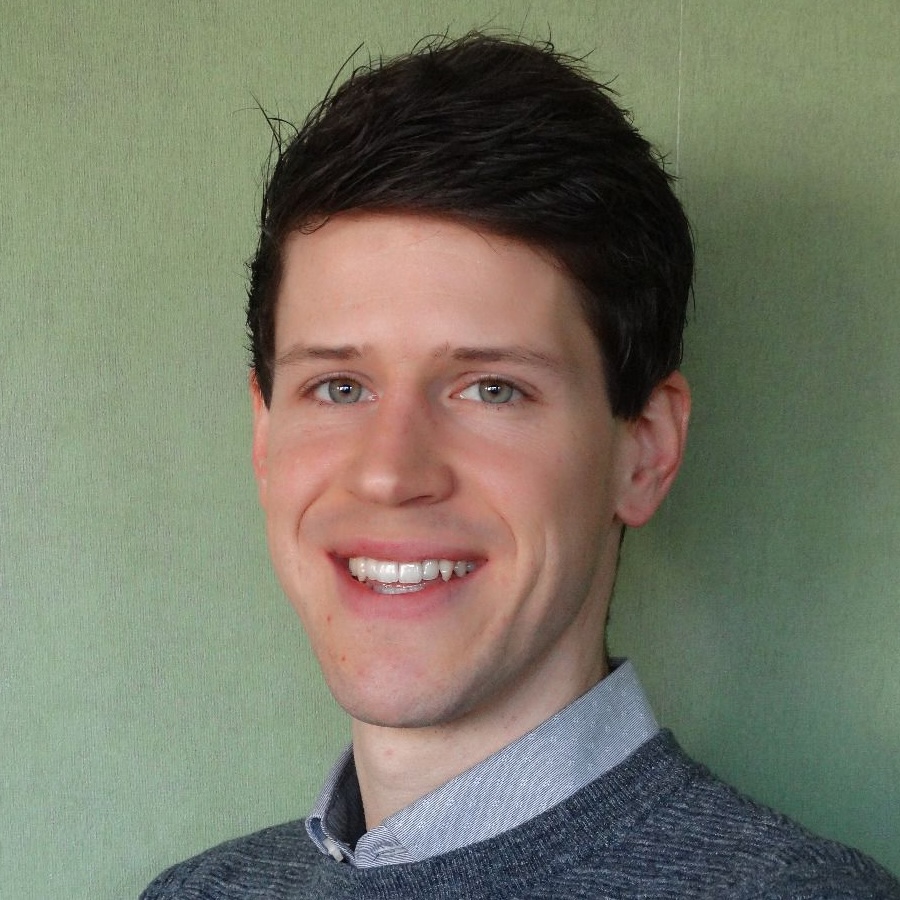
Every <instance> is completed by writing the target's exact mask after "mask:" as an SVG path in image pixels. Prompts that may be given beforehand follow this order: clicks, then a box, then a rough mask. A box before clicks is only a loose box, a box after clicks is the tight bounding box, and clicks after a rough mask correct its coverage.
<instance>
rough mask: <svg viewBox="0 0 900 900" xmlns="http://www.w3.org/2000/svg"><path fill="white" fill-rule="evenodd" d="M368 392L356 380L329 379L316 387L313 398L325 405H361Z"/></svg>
mask: <svg viewBox="0 0 900 900" xmlns="http://www.w3.org/2000/svg"><path fill="white" fill-rule="evenodd" d="M367 395H368V391H367V390H366V389H365V388H364V387H363V386H362V385H361V384H360V383H359V382H358V381H357V380H356V379H354V378H329V379H328V381H323V382H322V383H321V384H319V385H316V388H315V390H314V391H313V396H314V397H315V398H316V400H320V401H322V402H323V403H359V401H360V400H363V399H365V397H366V396H367Z"/></svg>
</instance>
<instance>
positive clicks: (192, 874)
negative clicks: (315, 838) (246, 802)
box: [140, 820, 321, 900]
mask: <svg viewBox="0 0 900 900" xmlns="http://www.w3.org/2000/svg"><path fill="white" fill-rule="evenodd" d="M320 856H321V854H319V852H318V850H317V849H316V848H315V846H314V845H313V843H312V841H310V839H309V837H308V835H307V834H306V828H305V826H304V823H303V821H302V820H298V821H295V822H288V823H286V824H284V825H276V826H273V827H271V828H266V829H264V830H262V831H258V832H255V833H254V834H250V835H247V836H245V837H241V838H237V839H235V840H231V841H227V842H225V843H224V844H220V845H218V846H217V847H213V848H212V849H210V850H206V851H205V852H203V853H201V854H199V855H198V856H195V857H193V858H191V859H188V860H186V861H185V862H182V863H179V864H178V865H175V866H172V868H170V869H167V870H166V871H165V872H163V873H162V874H161V875H159V876H158V877H157V878H155V879H154V880H153V882H152V883H151V884H150V885H149V886H148V887H147V888H146V890H145V891H144V892H143V893H142V894H141V898H140V900H174V898H178V900H232V898H234V900H236V898H246V897H249V896H257V895H259V896H263V893H262V892H263V891H265V894H264V896H266V897H271V898H273V900H276V898H282V897H285V898H286V897H290V896H294V892H295V891H296V889H297V887H298V885H300V884H303V883H304V882H306V881H308V880H309V879H310V878H312V877H314V875H315V869H316V866H317V864H318V863H319V861H320Z"/></svg>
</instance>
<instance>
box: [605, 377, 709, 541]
mask: <svg viewBox="0 0 900 900" xmlns="http://www.w3.org/2000/svg"><path fill="white" fill-rule="evenodd" d="M690 412H691V390H690V388H689V387H688V383H687V380H686V379H685V377H684V376H683V375H682V374H681V372H673V373H672V374H671V375H669V376H668V377H667V378H665V379H663V380H662V381H661V382H660V383H659V384H658V385H657V386H656V387H655V388H654V389H653V392H652V393H651V394H650V399H649V400H648V401H647V404H646V406H645V407H644V409H643V411H642V412H641V414H640V415H639V416H638V417H637V418H636V419H634V420H632V421H629V422H626V423H625V428H626V431H627V434H626V435H625V438H624V439H625V441H627V443H628V446H627V449H626V452H625V454H624V457H625V460H626V468H625V471H624V472H623V478H624V480H623V482H622V484H621V486H620V491H619V501H618V503H617V505H616V514H617V515H618V517H619V519H620V520H621V521H622V522H623V523H624V524H625V525H628V526H630V527H632V528H637V527H639V526H641V525H644V524H645V523H646V522H647V521H648V520H649V519H650V517H651V516H652V515H653V513H655V512H656V510H657V509H658V507H659V505H660V504H661V503H662V501H663V499H664V498H665V496H666V494H668V493H669V488H670V487H671V486H672V482H673V481H674V480H675V475H676V474H677V473H678V469H679V467H680V466H681V460H682V458H683V456H684V447H685V442H686V440H687V426H688V418H689V417H690Z"/></svg>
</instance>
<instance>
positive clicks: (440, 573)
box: [347, 556, 475, 594]
mask: <svg viewBox="0 0 900 900" xmlns="http://www.w3.org/2000/svg"><path fill="white" fill-rule="evenodd" d="M347 565H348V567H349V569H350V574H351V575H352V576H353V577H354V578H355V579H356V580H357V581H359V582H361V583H363V584H367V585H369V587H370V588H371V589H372V590H373V591H375V592H376V593H378V594H408V593H412V592H414V591H421V590H422V589H423V588H425V587H426V586H427V584H428V583H429V582H431V581H437V579H438V578H440V579H442V580H443V581H449V580H450V579H451V578H463V577H465V576H466V575H468V574H469V572H472V571H474V569H475V563H474V562H471V561H469V560H466V559H458V560H457V559H423V560H421V561H418V562H398V561H396V560H384V559H372V558H371V557H368V556H354V557H351V558H350V559H348V560H347Z"/></svg>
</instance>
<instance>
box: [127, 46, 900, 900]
mask: <svg viewBox="0 0 900 900" xmlns="http://www.w3.org/2000/svg"><path fill="white" fill-rule="evenodd" d="M692 265H693V252H692V246H691V240H690V232H689V227H688V224H687V221H686V219H685V217H684V214H683V212H682V210H681V207H680V205H679V203H678V201H677V200H676V198H675V197H674V194H673V193H672V190H671V187H670V184H669V181H668V179H667V176H666V175H665V174H664V172H663V170H662V167H661V165H660V163H659V162H658V160H657V158H656V157H655V155H654V153H653V151H652V149H651V148H650V146H649V145H648V144H647V142H646V141H644V139H643V138H641V137H640V135H639V134H638V133H637V132H636V131H635V130H634V129H633V127H632V126H631V125H630V123H629V122H628V120H627V119H626V117H625V116H624V115H623V113H622V112H621V111H620V110H619V109H618V107H617V106H616V105H615V104H614V103H613V101H612V100H611V99H610V96H609V92H608V91H607V90H606V89H604V88H603V87H601V86H599V85H597V84H596V83H594V82H593V81H591V80H590V79H589V78H588V77H587V76H586V75H584V74H583V72H582V71H581V70H580V69H579V68H578V66H577V64H575V63H574V62H573V61H571V60H565V59H563V58H561V57H559V56H558V55H556V54H555V53H554V52H553V51H552V49H551V48H549V47H537V46H529V45H525V44H522V43H518V42H511V41H505V40H500V39H494V38H488V37H484V36H480V35H472V36H469V37H467V38H464V39H462V40H460V41H458V42H453V43H450V42H447V43H444V44H443V45H433V46H427V47H423V48H421V49H420V50H418V51H417V52H416V53H414V54H413V55H411V56H408V57H404V58H401V59H398V60H395V61H392V62H389V63H385V64H379V65H376V66H375V67H374V68H372V69H369V70H365V71H360V72H357V73H356V74H354V76H353V77H352V78H351V79H350V81H349V82H348V83H347V84H345V85H344V86H343V87H342V88H340V89H339V90H338V91H337V92H335V94H334V95H333V96H332V97H330V98H328V99H327V100H326V101H325V102H324V103H323V105H322V106H321V107H320V108H318V109H317V110H316V111H315V112H314V113H313V114H312V116H311V117H310V118H309V120H308V121H307V123H306V124H305V125H304V127H303V128H302V129H301V130H300V132H299V133H298V134H297V136H296V137H295V138H294V139H293V140H292V141H291V142H290V144H289V145H288V146H287V147H286V148H283V150H282V152H281V153H280V155H279V158H278V161H277V164H276V166H275V168H274V171H273V173H272V176H271V179H270V183H269V185H268V188H267V191H266V195H265V201H264V204H263V213H262V223H261V237H260V242H259V247H258V252H257V255H256V258H255V260H254V262H253V265H252V270H251V285H250V292H249V305H248V323H249V328H250V333H251V341H252V351H253V371H252V376H251V396H252V401H253V412H254V441H253V464H254V469H255V473H256V478H257V481H258V485H259V494H260V500H261V503H262V506H263V508H264V510H265V513H266V518H267V530H268V539H269V545H270V550H271V555H272V559H273V562H274V565H275V569H276V571H277V573H278V576H279V578H280V580H281V583H282V586H283V588H284V591H285V593H286V594H287V596H288V598H289V599H290V600H291V602H292V604H293V605H294V606H295V608H296V610H297V612H298V613H299V615H300V617H301V619H302V621H303V624H304V627H305V628H306V630H307V633H308V634H309V637H310V640H311V643H312V646H313V648H314V651H315V653H316V655H317V658H318V660H319V662H320V664H321V666H322V670H323V672H324V675H325V678H326V680H327V682H328V685H329V687H330V689H331V691H332V692H333V694H334V696H335V698H336V699H337V701H338V702H339V703H340V704H341V706H343V708H344V709H345V710H346V711H347V712H348V713H349V715H350V717H351V720H352V737H353V743H352V748H351V749H350V750H348V751H347V753H346V754H345V756H344V757H343V758H342V759H341V760H339V761H338V764H337V765H336V767H335V769H334V771H333V774H332V776H331V777H330V779H329V781H328V783H327V784H326V786H325V788H324V789H323V792H322V794H321V796H320V798H319V801H318V802H317V804H316V807H315V809H314V811H313V813H312V814H311V815H310V816H309V818H307V819H306V820H305V821H300V822H295V823H290V824H287V825H283V826H279V827H276V828H272V829H269V830H266V831H264V832H261V833H259V834H256V835H251V836H250V837H247V838H243V839H240V840H237V841H233V842H231V843H228V844H225V845H223V846H221V847H219V848H215V849H213V850H211V851H208V852H207V853H206V854H202V855H201V856H199V857H197V858H195V859H193V860H190V861H188V862H186V863H183V864H181V865H180V866H176V867H175V868H174V869H172V870H170V871H168V872H166V873H164V874H163V875H162V876H160V878H158V879H157V880H156V882H154V884H153V885H151V887H150V888H148V890H147V891H146V892H145V894H144V897H145V900H157V898H172V897H180V898H243V897H266V898H289V897H316V898H319V897H321V898H326V897H354V898H360V897H382V898H390V897H423V896H435V897H448V898H449V897H453V898H456V897H517V898H550V897H560V896H567V895H569V896H575V897H592V898H593V897H621V898H632V897H673V898H685V897H700V896H703V897H735V898H738V897H740V898H749V897H783V898H788V897H792V898H793V897H807V898H839V897H847V898H849V897H854V898H861V897H868V898H890V897H893V898H897V897H900V886H898V885H897V883H896V882H895V881H893V880H892V879H891V877H890V876H889V875H888V874H887V873H886V872H884V871H883V870H882V869H880V868H879V867H878V866H877V865H876V864H874V863H873V862H871V861H869V860H867V859H865V858H864V857H862V856H861V855H860V854H858V853H856V852H855V851H852V850H849V849H847V848H843V847H840V846H838V845H836V844H833V843H830V842H827V841H823V840H820V839H817V838H814V837H812V836H811V835H809V834H808V833H807V832H805V831H803V830H802V829H801V828H800V827H799V826H797V825H795V824H793V823H791V822H789V821H787V820H785V819H784V818H782V817H780V816H778V815H776V814H775V813H772V812H770V811H768V810H765V809H763V808H761V807H758V806H756V805H754V804H753V803H752V802H751V801H749V800H747V799H745V798H742V797H740V796H739V795H737V794H736V793H735V792H733V791H732V790H731V789H729V788H728V787H726V786H725V785H723V784H722V783H721V782H718V781H717V780H716V779H715V778H714V777H712V776H711V775H710V774H709V773H708V772H706V770H704V769H702V768H701V767H700V766H697V765H696V764H694V763H693V762H691V761H690V760H689V759H687V758H686V757H685V756H684V755H683V754H682V753H681V751H680V750H679V749H678V747H677V745H676V744H675V742H674V739H673V738H672V737H671V735H669V734H668V733H666V732H663V731H660V730H659V728H658V726H657V724H656V722H655V721H654V718H653V715H652V713H651V711H650V709H649V707H648V705H647V701H646V699H645V697H644V695H643V693H642V691H641V688H640V685H639V683H638V681H637V678H636V675H635V673H634V671H633V670H632V668H631V667H630V665H629V664H628V663H621V664H619V665H618V666H614V665H613V664H611V663H610V661H609V660H608V659H607V656H606V653H605V651H604V631H605V625H606V619H607V612H608V608H609V602H610V596H611V594H612V589H613V582H614V579H615V572H616V563H617V558H618V552H619V547H620V543H621V539H622V533H623V530H624V528H625V527H626V526H633V527H636V526H640V525H642V524H644V523H645V522H646V521H647V520H648V519H649V518H650V517H651V516H652V515H653V513H654V511H655V510H656V508H657V507H658V506H659V504H660V503H661V502H662V500H663V498H664V497H665V495H666V493H667V492H668V490H669V487H670V485H671V483H672V481H673V479H674V477H675V474H676V472H677V470H678V467H679V464H680V462H681V458H682V452H683V448H684V443H685V434H686V428H687V420H688V413H689V406H690V397H689V391H688V387H687V384H686V382H685V380H684V378H683V377H682V376H681V374H680V373H679V372H678V368H677V367H678V365H679V361H680V357H681V335H682V329H683V325H684V317H685V308H686V305H687V299H688V295H689V291H690V283H691V275H692Z"/></svg>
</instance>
